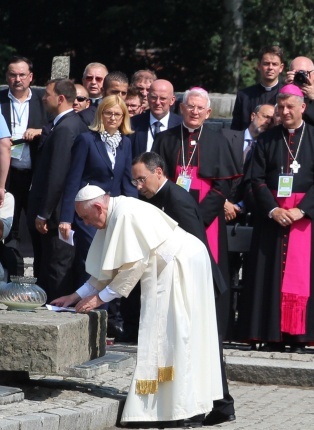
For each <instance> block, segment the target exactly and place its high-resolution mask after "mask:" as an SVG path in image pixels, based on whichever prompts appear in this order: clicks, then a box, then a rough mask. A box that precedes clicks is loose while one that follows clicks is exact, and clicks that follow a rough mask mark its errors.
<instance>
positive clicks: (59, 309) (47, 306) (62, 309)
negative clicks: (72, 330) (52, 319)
mask: <svg viewBox="0 0 314 430" xmlns="http://www.w3.org/2000/svg"><path fill="white" fill-rule="evenodd" d="M46 308H47V309H48V310H49V311H54V312H76V311H75V308H64V307H62V306H61V307H60V306H53V305H46Z"/></svg>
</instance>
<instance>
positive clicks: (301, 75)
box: [293, 70, 308, 85]
mask: <svg viewBox="0 0 314 430" xmlns="http://www.w3.org/2000/svg"><path fill="white" fill-rule="evenodd" d="M293 83H294V84H295V85H303V84H307V83H308V72H306V71H305V70H299V71H298V72H296V73H295V75H294V78H293Z"/></svg>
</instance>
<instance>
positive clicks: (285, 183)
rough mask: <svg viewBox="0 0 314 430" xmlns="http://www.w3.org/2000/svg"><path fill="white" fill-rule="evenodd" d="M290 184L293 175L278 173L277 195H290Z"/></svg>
mask: <svg viewBox="0 0 314 430" xmlns="http://www.w3.org/2000/svg"><path fill="white" fill-rule="evenodd" d="M292 185H293V175H279V179H278V191H277V197H290V196H291V193H292Z"/></svg>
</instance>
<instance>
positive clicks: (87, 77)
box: [85, 76, 104, 83]
mask: <svg viewBox="0 0 314 430" xmlns="http://www.w3.org/2000/svg"><path fill="white" fill-rule="evenodd" d="M94 79H95V81H96V82H98V83H101V82H102V81H103V80H104V78H102V77H101V76H85V80H86V81H87V82H92V80H94Z"/></svg>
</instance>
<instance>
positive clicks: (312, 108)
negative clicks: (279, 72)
mask: <svg viewBox="0 0 314 430" xmlns="http://www.w3.org/2000/svg"><path fill="white" fill-rule="evenodd" d="M286 83H287V84H292V83H293V84H295V85H297V86H298V87H300V89H301V91H302V93H303V94H304V101H305V103H306V109H305V111H304V113H303V119H304V121H305V122H307V123H309V124H311V125H314V64H313V61H312V60H310V58H307V57H296V58H295V59H294V60H292V62H291V64H290V67H289V71H288V72H287V77H286Z"/></svg>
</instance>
